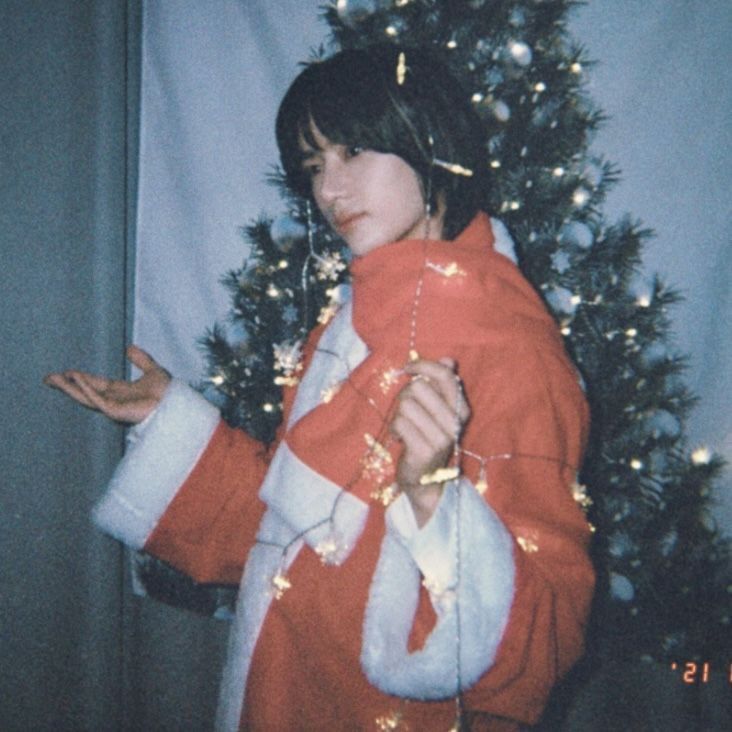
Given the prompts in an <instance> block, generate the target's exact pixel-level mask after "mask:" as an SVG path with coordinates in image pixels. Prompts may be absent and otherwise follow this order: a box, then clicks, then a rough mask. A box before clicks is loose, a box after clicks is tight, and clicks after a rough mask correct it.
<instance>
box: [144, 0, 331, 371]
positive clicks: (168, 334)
mask: <svg viewBox="0 0 732 732" xmlns="http://www.w3.org/2000/svg"><path fill="white" fill-rule="evenodd" d="M143 11H144V14H143V26H142V34H143V38H142V58H143V66H142V90H141V91H142V93H141V120H140V169H139V193H138V208H137V254H136V257H137V260H136V268H135V269H136V272H135V283H136V285H135V293H136V298H135V310H134V337H135V339H136V340H137V341H138V342H139V343H140V345H142V346H143V347H145V348H147V349H148V350H150V351H151V352H152V353H153V354H154V355H155V356H156V357H157V358H158V359H159V360H160V361H162V362H163V363H164V364H165V365H166V366H168V368H170V369H171V370H172V371H174V372H175V373H176V374H177V375H179V376H181V377H184V378H188V379H196V378H198V377H200V375H201V369H202V364H203V361H202V359H201V353H200V351H199V350H198V349H197V348H196V339H197V338H199V337H201V336H203V335H204V332H205V330H206V328H208V327H210V326H211V325H213V323H214V321H215V320H224V319H225V317H226V315H227V313H228V309H229V308H228V299H227V293H226V292H225V290H224V288H223V287H222V286H221V285H220V284H219V279H220V278H221V276H222V275H223V274H224V273H225V272H226V271H227V270H229V269H233V268H237V267H240V266H241V264H242V262H243V261H244V257H245V255H246V248H245V244H244V240H243V239H242V236H241V234H240V228H241V227H242V226H245V225H246V224H248V223H249V222H250V221H251V220H252V219H253V218H255V217H257V216H258V215H259V214H260V213H261V212H267V213H269V214H271V215H276V214H277V213H278V212H280V211H282V204H281V202H280V200H279V194H278V192H277V190H276V189H275V188H274V187H273V186H271V185H267V184H266V182H265V179H266V176H267V174H268V173H269V172H270V171H271V170H272V167H273V166H274V165H275V164H276V163H277V160H278V157H277V148H276V144H275V139H274V118H275V115H276V112H277V106H278V104H279V101H280V98H281V97H282V95H283V94H284V92H285V90H286V88H287V85H288V83H289V82H290V81H291V80H292V78H293V77H294V75H295V74H296V73H297V65H298V63H299V62H300V61H304V60H307V59H308V57H309V55H310V48H311V47H313V46H315V45H316V44H317V43H319V42H320V41H321V40H322V38H323V35H324V31H323V29H324V26H323V25H322V24H320V23H319V22H318V3H317V2H315V0H304V1H303V0H284V1H283V2H275V3H272V2H265V1H264V0H211V1H210V2H205V3H202V2H198V1H197V0H156V1H151V2H145V3H144V5H143Z"/></svg>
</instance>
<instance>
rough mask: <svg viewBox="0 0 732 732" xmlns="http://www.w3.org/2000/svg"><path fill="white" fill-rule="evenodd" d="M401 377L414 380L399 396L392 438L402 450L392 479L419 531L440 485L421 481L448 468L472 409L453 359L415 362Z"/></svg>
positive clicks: (436, 500) (427, 518) (435, 500)
mask: <svg viewBox="0 0 732 732" xmlns="http://www.w3.org/2000/svg"><path fill="white" fill-rule="evenodd" d="M405 371H406V372H407V373H408V374H412V380H411V382H410V383H409V384H408V385H407V386H405V387H404V388H403V389H402V390H401V392H400V394H399V404H398V406H397V409H396V412H395V413H394V417H393V418H392V421H391V431H392V433H393V434H394V435H396V436H397V437H398V438H399V439H400V440H401V441H402V443H403V445H404V451H403V452H402V456H401V458H400V460H399V463H398V465H397V472H396V479H397V483H398V485H399V488H400V489H401V490H402V491H403V492H404V493H406V494H407V496H408V497H409V500H410V501H411V503H412V508H413V509H414V515H415V518H416V519H417V524H418V525H419V526H423V525H424V524H425V523H426V522H427V521H428V520H429V518H430V517H431V516H432V513H433V512H434V510H435V507H436V506H437V503H438V501H439V500H440V496H441V495H442V484H441V483H432V484H428V485H420V478H422V476H424V475H427V474H429V473H431V472H433V471H435V470H437V469H438V468H441V467H444V466H445V465H446V464H447V462H448V461H449V459H450V456H451V455H452V452H453V450H454V448H455V439H456V437H457V436H458V435H459V433H460V431H461V430H462V428H463V427H464V426H465V423H466V422H467V421H468V419H469V418H470V408H469V407H468V404H467V402H466V400H465V397H464V395H463V393H462V387H461V385H460V379H459V378H458V376H457V373H456V364H455V361H453V360H452V359H451V358H441V359H440V360H439V361H427V360H421V361H415V362H413V363H410V364H408V365H407V366H406V367H405Z"/></svg>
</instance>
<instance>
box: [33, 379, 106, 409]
mask: <svg viewBox="0 0 732 732" xmlns="http://www.w3.org/2000/svg"><path fill="white" fill-rule="evenodd" d="M43 383H44V384H46V386H50V387H52V388H53V389H58V390H59V391H61V392H63V393H64V394H66V396H68V397H70V398H71V399H73V400H74V401H75V402H78V403H79V404H81V405H82V406H84V407H88V408H89V409H96V407H95V406H94V405H93V404H92V403H91V402H90V401H89V400H88V399H87V398H86V396H85V395H84V393H83V392H82V391H81V390H80V389H79V387H78V386H77V385H76V384H75V383H74V382H73V381H72V380H71V379H70V378H69V377H68V376H67V375H66V374H48V375H47V376H46V377H45V378H44V379H43Z"/></svg>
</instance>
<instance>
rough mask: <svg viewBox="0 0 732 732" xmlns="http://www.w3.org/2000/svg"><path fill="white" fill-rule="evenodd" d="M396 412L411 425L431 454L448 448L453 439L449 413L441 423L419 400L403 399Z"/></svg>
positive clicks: (453, 423) (451, 420)
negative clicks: (428, 447) (425, 443)
mask: <svg viewBox="0 0 732 732" xmlns="http://www.w3.org/2000/svg"><path fill="white" fill-rule="evenodd" d="M397 414H398V415H399V416H400V417H402V418H404V419H406V420H407V421H408V422H409V423H410V424H411V425H413V427H414V428H415V429H416V430H417V431H418V432H419V433H420V434H421V435H422V437H423V439H424V440H425V442H427V444H428V445H429V446H430V448H431V451H432V453H433V454H434V453H437V452H443V451H445V450H446V449H448V448H449V447H450V446H451V445H452V443H453V441H454V439H455V419H454V417H453V418H452V419H451V418H450V416H449V413H448V417H447V418H446V420H445V422H444V423H441V422H439V421H438V420H436V419H435V418H434V417H433V416H432V414H431V413H430V412H429V411H428V410H427V409H425V407H424V406H423V405H422V404H421V403H420V402H418V401H417V400H415V399H405V400H404V401H403V402H402V403H401V404H400V405H399V409H398V411H397ZM405 446H406V445H405Z"/></svg>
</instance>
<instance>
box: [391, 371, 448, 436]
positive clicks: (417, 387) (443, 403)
mask: <svg viewBox="0 0 732 732" xmlns="http://www.w3.org/2000/svg"><path fill="white" fill-rule="evenodd" d="M400 400H401V402H407V401H410V400H411V401H414V402H416V403H417V404H418V405H419V406H420V407H422V409H424V410H425V412H427V414H428V415H429V417H430V418H431V419H432V420H433V421H434V422H436V423H437V424H438V425H439V427H440V429H441V430H442V431H443V432H444V433H445V434H446V435H450V436H454V434H455V430H456V428H457V427H458V426H459V422H460V415H459V414H458V415H456V414H455V404H454V402H453V403H450V402H448V401H447V400H446V399H445V397H444V396H443V394H442V391H440V390H439V389H438V388H437V387H436V386H434V385H433V383H432V382H431V381H430V382H427V381H415V382H413V383H412V384H410V385H409V386H407V387H405V388H404V389H403V390H402V392H401V393H400Z"/></svg>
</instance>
